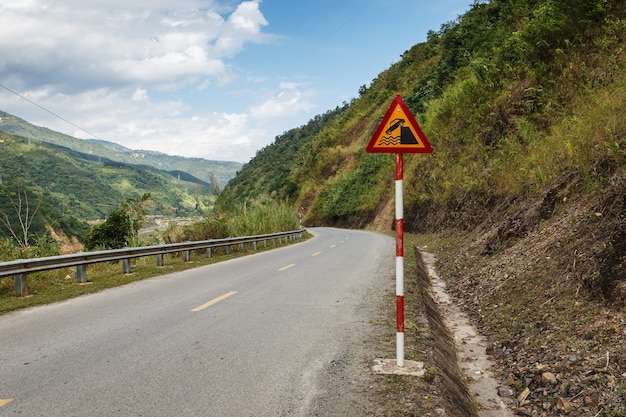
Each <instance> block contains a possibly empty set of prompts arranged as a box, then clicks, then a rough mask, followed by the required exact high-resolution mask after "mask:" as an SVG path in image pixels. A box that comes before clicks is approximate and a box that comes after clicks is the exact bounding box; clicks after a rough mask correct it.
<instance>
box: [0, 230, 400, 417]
mask: <svg viewBox="0 0 626 417" xmlns="http://www.w3.org/2000/svg"><path fill="white" fill-rule="evenodd" d="M311 231H312V232H314V234H315V235H316V237H315V238H313V239H310V240H308V241H305V242H301V243H297V244H293V245H291V246H288V247H284V248H279V249H274V250H271V251H267V252H263V253H258V254H254V255H250V256H246V257H243V258H238V259H235V260H230V261H226V262H221V263H218V264H214V265H210V266H205V267H200V268H196V269H193V270H188V271H185V272H179V273H174V274H169V275H164V276H161V277H158V278H154V279H150V280H145V281H140V282H137V283H134V284H130V285H126V286H123V287H119V288H115V289H111V290H107V291H103V292H100V293H97V294H92V295H88V296H83V297H79V298H76V299H73V300H69V301H65V302H62V303H56V304H52V305H48V306H43V307H37V308H33V309H29V310H25V311H19V312H15V313H10V314H7V315H4V316H0V416H13V415H21V416H37V417H44V416H59V417H60V416H63V417H69V416H81V417H83V416H107V417H109V416H150V417H157V416H220V417H228V416H237V417H241V416H308V415H312V411H311V407H312V404H313V403H314V402H315V400H316V396H317V395H318V392H320V390H322V389H326V390H328V387H320V384H321V383H322V382H323V379H322V378H321V377H320V375H321V374H322V373H323V372H324V370H325V369H326V368H327V367H328V366H329V363H331V361H333V359H334V358H336V355H337V352H339V351H341V350H345V349H349V346H346V344H348V343H351V341H352V340H354V333H355V332H359V331H361V330H362V329H364V327H366V326H367V325H368V321H369V318H368V317H369V314H371V311H372V305H373V304H375V303H379V302H380V301H381V300H380V299H379V298H378V296H373V294H380V291H378V290H377V289H378V288H380V286H383V285H386V286H390V285H392V284H393V281H390V280H389V266H390V264H392V263H393V257H394V254H395V252H394V241H393V239H392V238H390V237H388V236H383V235H379V234H375V233H368V232H362V231H351V230H350V231H346V230H338V229H329V228H319V229H312V230H311Z"/></svg>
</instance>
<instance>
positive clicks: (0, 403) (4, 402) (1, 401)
mask: <svg viewBox="0 0 626 417" xmlns="http://www.w3.org/2000/svg"><path fill="white" fill-rule="evenodd" d="M11 401H13V399H12V398H0V407H2V406H3V405H7V404H8V403H10V402H11Z"/></svg>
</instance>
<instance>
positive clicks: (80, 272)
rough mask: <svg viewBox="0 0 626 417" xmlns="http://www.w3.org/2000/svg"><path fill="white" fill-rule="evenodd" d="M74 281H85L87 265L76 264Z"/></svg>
mask: <svg viewBox="0 0 626 417" xmlns="http://www.w3.org/2000/svg"><path fill="white" fill-rule="evenodd" d="M76 282H78V283H81V284H84V283H85V282H87V265H76Z"/></svg>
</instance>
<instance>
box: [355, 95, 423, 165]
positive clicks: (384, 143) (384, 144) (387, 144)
mask: <svg viewBox="0 0 626 417" xmlns="http://www.w3.org/2000/svg"><path fill="white" fill-rule="evenodd" d="M365 151H366V152H368V153H432V151H433V148H432V147H431V146H430V143H428V139H426V135H424V132H422V129H421V128H420V126H419V124H417V120H415V117H414V116H413V114H412V113H411V111H410V110H409V108H408V107H407V105H406V103H405V102H404V100H403V99H402V97H401V96H399V95H398V96H396V98H394V100H393V103H391V106H390V107H389V110H387V113H385V117H383V121H382V122H380V125H379V126H378V129H376V132H375V133H374V136H372V139H370V143H369V144H368V145H367V148H366V149H365Z"/></svg>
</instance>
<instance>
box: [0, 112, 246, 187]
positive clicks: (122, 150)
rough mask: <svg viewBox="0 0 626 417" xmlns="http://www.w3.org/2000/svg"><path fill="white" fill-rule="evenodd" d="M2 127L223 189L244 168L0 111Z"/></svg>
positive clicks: (51, 142)
mask: <svg viewBox="0 0 626 417" xmlns="http://www.w3.org/2000/svg"><path fill="white" fill-rule="evenodd" d="M0 130H2V131H5V132H8V133H11V134H13V135H16V136H22V137H25V138H32V139H36V140H39V141H42V142H47V143H50V144H54V145H60V146H63V147H65V148H68V149H71V150H74V151H77V152H80V153H83V154H86V155H93V156H95V157H100V158H106V159H109V160H111V161H116V162H123V163H125V164H132V165H147V166H150V167H154V168H157V169H160V170H164V171H171V172H173V173H174V174H175V175H177V176H178V175H180V176H181V177H186V176H193V177H196V178H198V179H200V180H202V181H204V182H206V183H213V182H215V183H216V184H217V185H218V186H219V188H223V187H224V186H225V185H226V183H228V181H229V180H230V179H231V178H233V177H234V176H235V175H236V174H237V172H238V171H239V170H240V169H241V167H242V165H243V164H241V163H240V162H233V161H211V160H207V159H203V158H185V157H182V156H172V155H167V154H164V153H161V152H155V151H148V150H133V149H128V148H126V147H124V146H122V145H119V144H117V143H113V142H109V141H104V140H97V139H87V140H84V139H77V138H74V137H72V136H69V135H65V134H63V133H59V132H55V131H54V130H51V129H48V128H45V127H40V126H35V125H33V124H31V123H29V122H27V121H25V120H23V119H20V118H19V117H17V116H13V115H11V114H9V113H6V112H4V111H1V110H0Z"/></svg>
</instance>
